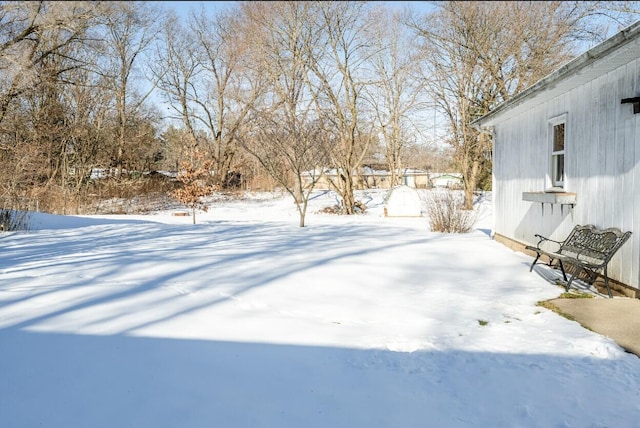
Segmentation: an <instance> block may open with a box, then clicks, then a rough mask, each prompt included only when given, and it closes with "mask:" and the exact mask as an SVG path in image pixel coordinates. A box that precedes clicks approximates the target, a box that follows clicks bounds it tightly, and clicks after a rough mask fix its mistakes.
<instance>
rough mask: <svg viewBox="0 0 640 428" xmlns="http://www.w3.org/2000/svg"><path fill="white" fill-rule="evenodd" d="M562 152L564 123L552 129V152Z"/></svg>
mask: <svg viewBox="0 0 640 428" xmlns="http://www.w3.org/2000/svg"><path fill="white" fill-rule="evenodd" d="M561 150H564V123H561V124H559V125H555V126H554V127H553V151H554V152H559V151H561Z"/></svg>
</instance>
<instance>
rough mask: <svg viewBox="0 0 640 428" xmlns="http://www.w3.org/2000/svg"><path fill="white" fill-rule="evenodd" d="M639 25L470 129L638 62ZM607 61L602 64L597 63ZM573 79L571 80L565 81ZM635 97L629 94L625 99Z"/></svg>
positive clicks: (548, 78)
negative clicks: (521, 106) (508, 111)
mask: <svg viewBox="0 0 640 428" xmlns="http://www.w3.org/2000/svg"><path fill="white" fill-rule="evenodd" d="M639 36H640V21H637V22H635V23H634V24H632V25H630V26H628V27H627V28H625V29H624V30H622V31H620V32H619V33H617V34H615V35H614V36H612V37H610V38H608V39H607V40H605V41H603V42H602V43H600V44H598V45H596V46H595V47H593V48H591V49H589V50H588V51H586V52H585V53H583V54H582V55H580V56H578V57H576V58H574V59H573V60H571V61H569V62H567V63H566V64H565V65H563V66H562V67H560V68H559V69H557V70H556V71H554V72H553V73H551V74H549V75H548V76H547V77H544V78H543V79H540V80H539V81H538V82H536V83H535V84H534V85H532V86H530V87H529V88H527V89H525V90H524V91H522V92H520V93H519V94H518V95H516V96H514V97H513V98H511V99H510V100H508V101H505V102H504V103H502V104H500V105H499V106H498V107H496V108H495V109H493V110H492V111H490V112H489V113H487V114H485V115H484V116H482V117H480V118H478V119H476V120H474V121H473V122H472V123H471V124H472V125H474V126H492V125H493V124H494V123H495V119H496V117H497V116H499V115H500V114H501V113H503V112H505V111H506V110H510V109H512V108H517V107H518V106H519V105H521V104H522V103H523V102H524V101H525V100H531V99H534V98H539V102H540V103H542V102H545V101H547V100H549V99H551V98H554V97H556V96H557V95H559V94H561V93H564V92H567V91H569V90H571V89H573V88H576V87H578V86H580V85H582V84H584V83H586V82H589V81H591V80H593V79H594V78H596V77H598V76H601V75H603V74H605V73H608V72H609V71H612V70H615V69H616V68H618V67H621V66H623V65H624V64H626V63H628V62H629V61H631V60H635V59H638V58H640V37H639ZM604 57H607V60H606V61H600V60H601V59H602V58H604ZM569 77H573V78H572V79H568V78H569ZM636 95H638V94H629V97H633V96H636Z"/></svg>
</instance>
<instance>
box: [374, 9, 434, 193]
mask: <svg viewBox="0 0 640 428" xmlns="http://www.w3.org/2000/svg"><path fill="white" fill-rule="evenodd" d="M372 18H373V19H372V23H371V26H370V27H369V34H370V36H369V38H370V40H371V43H372V45H373V46H374V47H375V49H374V53H373V54H372V56H371V58H370V62H371V73H372V76H371V80H372V83H373V84H371V85H369V86H368V87H367V91H366V92H365V96H366V99H367V101H368V102H369V103H370V104H371V106H372V113H371V114H372V115H373V118H374V119H373V120H374V123H375V126H376V129H377V132H378V135H379V136H380V139H381V141H382V143H383V145H384V154H385V158H386V160H387V166H388V168H389V171H390V173H391V184H392V185H396V184H400V180H401V178H402V168H403V166H404V164H405V162H404V158H405V155H406V153H405V151H406V148H407V146H409V145H410V144H412V143H414V142H416V140H418V137H419V133H420V129H421V128H422V127H421V126H420V124H419V122H420V119H419V113H420V111H423V110H425V109H426V108H427V107H428V105H427V103H426V101H425V100H426V93H425V90H424V89H425V81H424V79H423V78H422V72H421V71H422V70H421V68H420V62H419V61H417V60H416V58H415V55H416V49H415V48H416V46H414V45H413V43H412V42H413V38H412V34H410V33H409V32H408V31H407V27H406V26H404V25H403V24H402V23H401V18H402V14H401V12H399V11H389V10H388V9H387V8H380V9H377V10H375V11H374V13H373V15H372Z"/></svg>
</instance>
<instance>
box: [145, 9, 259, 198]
mask: <svg viewBox="0 0 640 428" xmlns="http://www.w3.org/2000/svg"><path fill="white" fill-rule="evenodd" d="M237 19H238V17H237V10H236V9H230V10H223V11H221V12H219V13H218V14H216V15H215V16H208V15H207V14H206V13H205V12H204V10H201V11H200V12H198V13H194V12H192V14H191V15H190V18H189V25H188V27H187V29H186V30H185V31H184V32H183V33H181V34H172V33H173V32H174V30H175V27H173V26H172V25H167V26H166V28H165V40H166V43H167V48H166V50H165V52H164V53H163V54H161V55H160V56H159V58H160V61H159V64H160V67H157V68H158V69H161V68H162V65H163V64H166V65H167V68H168V69H167V72H166V74H165V75H164V77H163V78H162V79H161V80H160V88H161V89H162V90H163V91H164V93H165V94H166V95H167V97H168V100H169V101H170V102H171V108H172V109H173V111H174V112H175V113H176V115H175V118H177V119H179V120H181V121H182V122H183V124H184V126H185V128H186V129H187V131H188V132H189V133H190V134H191V137H192V139H194V140H195V141H197V142H198V144H199V145H202V146H206V147H207V150H208V152H209V155H210V156H211V158H212V160H213V168H214V171H215V176H214V179H215V182H216V184H217V185H219V186H220V187H221V188H224V187H225V184H226V179H227V174H228V173H230V172H231V171H232V170H233V169H234V166H235V164H236V162H237V160H238V157H239V153H238V151H239V150H238V138H239V136H240V132H242V130H243V124H244V123H245V120H246V117H247V114H248V113H249V111H250V110H251V108H252V106H253V103H254V101H255V100H256V99H257V98H258V97H259V96H261V94H262V89H261V87H262V81H263V78H262V76H260V75H259V74H256V73H255V72H254V71H253V69H254V67H253V66H252V60H251V58H248V57H247V55H248V54H247V53H248V52H249V49H248V48H249V46H248V45H247V43H246V37H245V36H244V35H243V34H242V32H239V31H238V28H240V23H239V22H237Z"/></svg>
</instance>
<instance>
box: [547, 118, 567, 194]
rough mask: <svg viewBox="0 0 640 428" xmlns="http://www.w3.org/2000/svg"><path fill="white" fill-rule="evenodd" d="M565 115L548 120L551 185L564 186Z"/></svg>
mask: <svg viewBox="0 0 640 428" xmlns="http://www.w3.org/2000/svg"><path fill="white" fill-rule="evenodd" d="M565 123H566V115H562V116H559V117H557V118H554V119H552V120H550V121H549V125H550V127H551V129H550V131H551V171H550V178H551V186H553V187H564V143H565V139H566V133H565Z"/></svg>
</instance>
